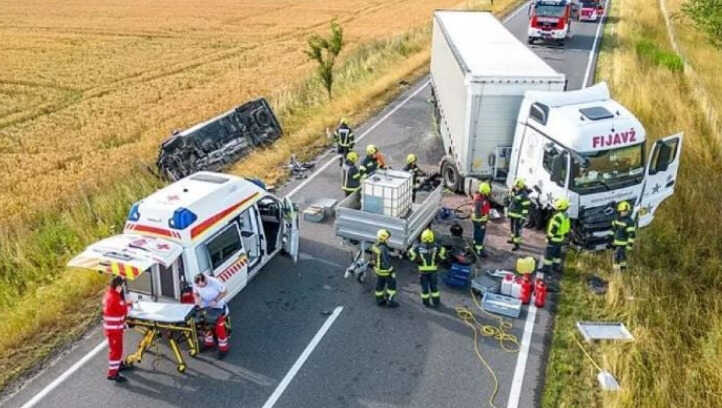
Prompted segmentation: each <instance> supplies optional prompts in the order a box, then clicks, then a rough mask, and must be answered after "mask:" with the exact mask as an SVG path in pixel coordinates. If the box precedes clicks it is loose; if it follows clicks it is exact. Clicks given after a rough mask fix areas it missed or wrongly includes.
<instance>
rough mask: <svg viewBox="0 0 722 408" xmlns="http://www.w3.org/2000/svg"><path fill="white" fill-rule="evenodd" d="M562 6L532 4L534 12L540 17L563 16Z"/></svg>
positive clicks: (563, 8) (563, 9)
mask: <svg viewBox="0 0 722 408" xmlns="http://www.w3.org/2000/svg"><path fill="white" fill-rule="evenodd" d="M564 11H565V7H564V6H554V5H549V4H537V5H535V6H534V12H535V14H536V15H537V16H541V17H564Z"/></svg>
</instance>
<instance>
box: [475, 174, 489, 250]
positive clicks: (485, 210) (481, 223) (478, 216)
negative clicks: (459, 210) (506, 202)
mask: <svg viewBox="0 0 722 408" xmlns="http://www.w3.org/2000/svg"><path fill="white" fill-rule="evenodd" d="M489 194H491V185H490V184H489V183H487V182H483V183H481V184H479V192H478V193H477V194H474V211H473V212H472V213H471V223H472V225H473V226H474V252H475V253H476V255H478V256H480V257H482V258H486V250H485V248H484V238H485V237H486V223H487V222H488V221H489V211H491V201H490V200H489Z"/></svg>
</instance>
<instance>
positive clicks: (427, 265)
mask: <svg viewBox="0 0 722 408" xmlns="http://www.w3.org/2000/svg"><path fill="white" fill-rule="evenodd" d="M409 259H411V260H412V261H416V262H417V263H418V265H419V274H420V276H419V277H420V280H421V301H422V302H423V303H424V306H426V307H429V306H432V305H433V306H434V307H439V305H440V304H441V294H440V293H439V286H438V281H439V280H438V276H437V272H438V270H439V261H441V260H444V259H446V248H444V247H443V246H441V245H439V244H437V243H436V242H434V232H433V231H431V230H430V229H425V230H424V232H422V233H421V244H417V245H414V246H413V247H412V248H411V250H410V251H409Z"/></svg>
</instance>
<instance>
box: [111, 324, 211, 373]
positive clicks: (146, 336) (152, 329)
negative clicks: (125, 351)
mask: <svg viewBox="0 0 722 408" xmlns="http://www.w3.org/2000/svg"><path fill="white" fill-rule="evenodd" d="M126 321H127V323H128V326H133V327H134V328H135V329H136V330H137V331H139V332H140V333H142V334H143V337H142V338H141V340H140V341H139V342H138V347H137V348H136V350H135V352H133V353H132V354H129V355H128V356H126V357H125V364H127V365H133V364H135V363H140V362H141V361H142V360H143V354H145V352H146V351H148V350H149V349H150V348H151V347H152V346H153V345H154V344H155V342H156V341H159V340H160V339H162V338H163V337H164V335H165V337H167V339H168V343H169V344H170V348H171V350H173V355H174V356H175V359H176V362H177V363H178V365H177V366H176V369H177V370H178V372H179V373H184V372H185V371H186V368H187V365H186V362H185V359H184V358H183V354H182V353H181V349H180V345H181V342H182V341H183V340H184V341H185V342H186V343H187V344H188V355H190V356H191V357H195V356H197V355H198V352H199V351H200V346H199V343H198V330H197V326H196V320H195V317H193V316H191V317H189V318H188V319H187V320H186V321H185V322H184V323H182V324H180V323H158V322H154V321H150V320H143V319H134V318H131V317H128V319H127V320H126Z"/></svg>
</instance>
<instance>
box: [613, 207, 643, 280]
mask: <svg viewBox="0 0 722 408" xmlns="http://www.w3.org/2000/svg"><path fill="white" fill-rule="evenodd" d="M636 231H637V226H636V223H635V222H634V220H633V219H632V207H631V206H630V205H629V203H628V202H626V201H622V202H621V203H619V204H617V217H616V218H615V219H614V221H612V234H613V235H612V248H614V259H613V262H612V265H613V266H614V270H615V271H617V272H624V271H625V270H627V250H628V249H629V250H631V249H632V247H633V246H634V238H635V236H636Z"/></svg>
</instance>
